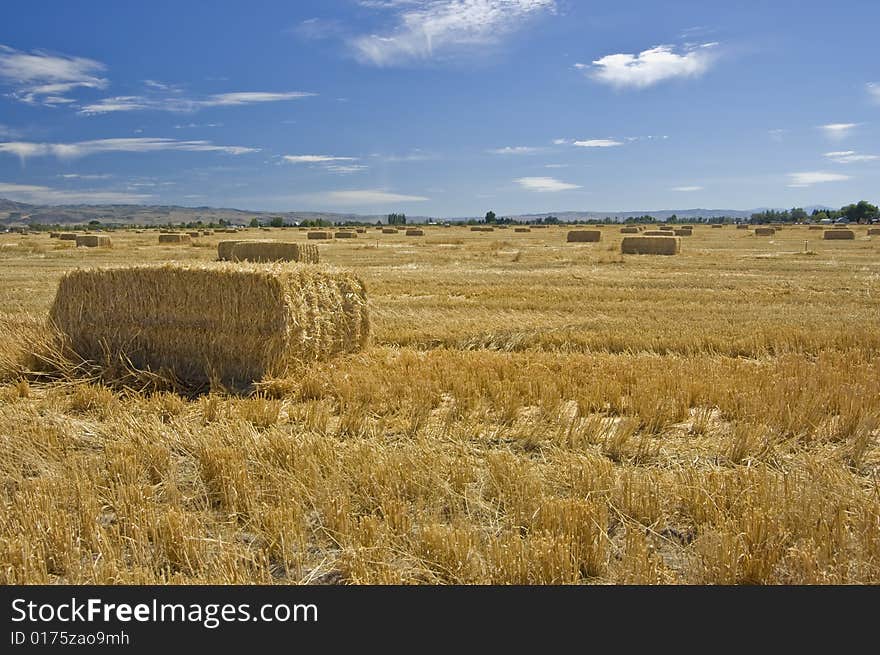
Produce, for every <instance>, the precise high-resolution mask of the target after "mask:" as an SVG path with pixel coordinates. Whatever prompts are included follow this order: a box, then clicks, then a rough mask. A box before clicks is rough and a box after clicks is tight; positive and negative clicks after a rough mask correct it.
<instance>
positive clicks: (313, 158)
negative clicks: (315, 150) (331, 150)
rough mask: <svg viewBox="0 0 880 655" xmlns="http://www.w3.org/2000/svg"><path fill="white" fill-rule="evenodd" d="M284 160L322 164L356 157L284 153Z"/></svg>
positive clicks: (293, 162) (296, 162)
mask: <svg viewBox="0 0 880 655" xmlns="http://www.w3.org/2000/svg"><path fill="white" fill-rule="evenodd" d="M283 159H284V161H289V162H291V163H292V164H320V163H324V162H331V161H354V160H355V159H356V158H355V157H337V156H335V155H284V157H283Z"/></svg>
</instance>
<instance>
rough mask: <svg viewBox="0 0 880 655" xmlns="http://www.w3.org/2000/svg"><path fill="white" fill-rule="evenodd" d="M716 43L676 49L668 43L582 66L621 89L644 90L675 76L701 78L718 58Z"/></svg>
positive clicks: (600, 80)
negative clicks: (677, 50)
mask: <svg viewBox="0 0 880 655" xmlns="http://www.w3.org/2000/svg"><path fill="white" fill-rule="evenodd" d="M717 45H718V44H717V43H704V44H702V45H698V46H692V47H687V48H684V49H683V51H682V53H681V54H679V53H677V52H675V48H674V47H673V46H669V45H659V46H655V47H653V48H650V49H648V50H643V51H642V52H640V53H638V54H629V53H618V54H613V55H605V56H604V57H602V58H600V59H596V60H595V61H593V65H592V67H589V68H587V67H586V66H585V65H583V64H582V65H580V66H579V68H582V69H585V70H588V71H589V72H588V74H589V75H590V76H591V77H593V78H594V79H595V80H597V81H599V82H604V83H606V84H610V85H611V86H615V87H618V88H627V87H629V88H635V89H643V88H645V87H648V86H651V85H653V84H657V83H658V82H663V81H665V80H670V79H673V78H676V77H698V76H699V75H702V74H703V73H705V72H706V71H707V70H709V68H710V66H711V65H712V64H713V63H714V61H715V59H716V58H717V50H716V46H717Z"/></svg>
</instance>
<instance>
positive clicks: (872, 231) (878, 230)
mask: <svg viewBox="0 0 880 655" xmlns="http://www.w3.org/2000/svg"><path fill="white" fill-rule="evenodd" d="M868 236H869V237H878V236H880V227H869V228H868Z"/></svg>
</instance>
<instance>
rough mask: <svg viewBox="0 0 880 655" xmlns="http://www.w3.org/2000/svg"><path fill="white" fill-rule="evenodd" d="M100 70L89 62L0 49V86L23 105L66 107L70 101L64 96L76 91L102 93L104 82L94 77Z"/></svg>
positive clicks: (98, 66)
mask: <svg viewBox="0 0 880 655" xmlns="http://www.w3.org/2000/svg"><path fill="white" fill-rule="evenodd" d="M104 69H105V66H104V64H102V63H100V62H98V61H95V60H93V59H86V58H84V57H71V56H68V55H52V54H49V53H47V52H43V51H41V50H35V51H33V52H31V53H26V52H21V51H20V50H15V49H14V48H10V47H8V46H5V45H0V82H2V83H3V84H4V85H5V86H9V87H11V88H12V93H11V94H10V95H11V96H12V97H13V98H15V99H16V100H19V101H21V102H24V103H27V104H32V105H36V104H42V105H46V106H53V105H59V104H67V103H70V102H73V100H72V99H70V98H67V97H65V94H67V93H70V92H71V91H73V90H74V89H76V88H80V87H82V88H89V89H103V88H105V87H106V86H107V80H106V79H104V78H103V77H99V76H98V75H99V74H100V73H101V72H103V71H104Z"/></svg>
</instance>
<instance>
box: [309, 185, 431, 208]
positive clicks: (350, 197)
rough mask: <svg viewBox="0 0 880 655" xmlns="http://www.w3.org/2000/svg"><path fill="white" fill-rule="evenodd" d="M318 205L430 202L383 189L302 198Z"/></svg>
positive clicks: (329, 192)
mask: <svg viewBox="0 0 880 655" xmlns="http://www.w3.org/2000/svg"><path fill="white" fill-rule="evenodd" d="M300 198H302V199H303V200H307V201H310V202H313V203H316V204H324V205H384V204H389V203H401V202H422V201H424V200H430V199H429V198H425V197H424V196H410V195H405V194H402V193H391V192H388V191H383V190H382V189H352V190H347V191H322V192H319V193H307V194H304V195H302V196H300Z"/></svg>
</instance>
